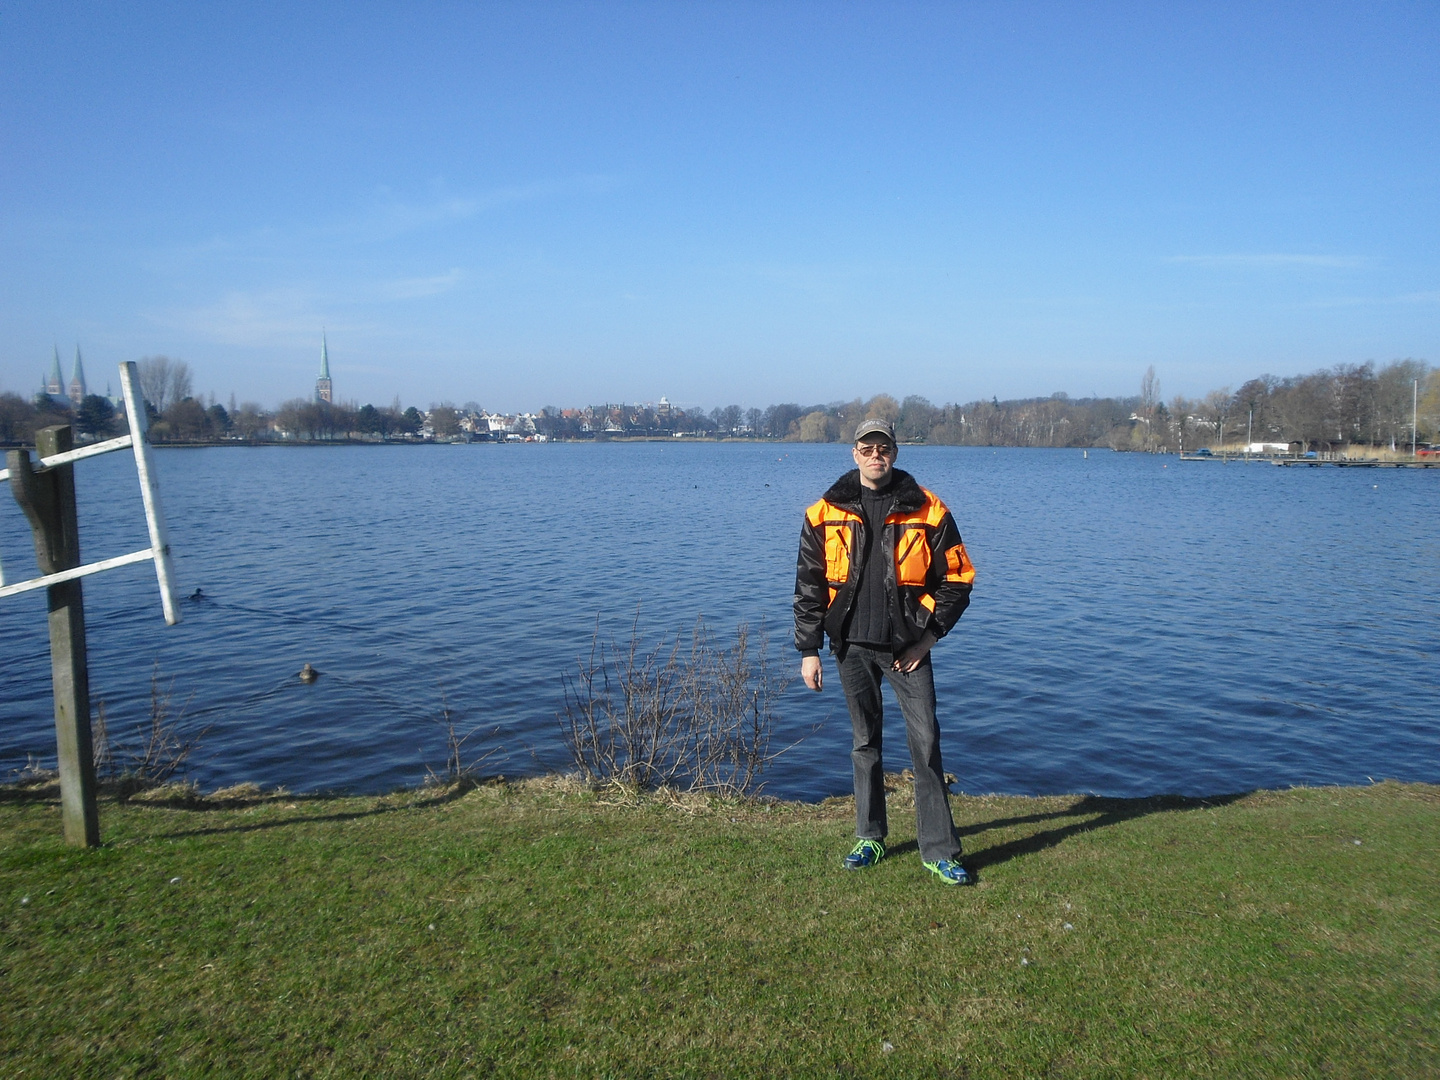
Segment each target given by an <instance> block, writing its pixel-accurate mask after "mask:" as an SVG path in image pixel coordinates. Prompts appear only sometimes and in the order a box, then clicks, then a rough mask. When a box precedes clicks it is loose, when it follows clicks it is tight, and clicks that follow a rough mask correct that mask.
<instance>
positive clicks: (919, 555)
mask: <svg viewBox="0 0 1440 1080" xmlns="http://www.w3.org/2000/svg"><path fill="white" fill-rule="evenodd" d="M929 540H930V538H929V537H928V536H927V535H926V532H925V529H924V528H913V529H906V530H905V531H904V532H902V533H901V534H900V535H899V536H897V537H896V538H895V580H896V581H897V582H898V583H899V584H901V585H924V584H925V581H926V579H927V578H928V577H929V574H930V543H929Z"/></svg>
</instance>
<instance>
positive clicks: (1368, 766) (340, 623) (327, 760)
mask: <svg viewBox="0 0 1440 1080" xmlns="http://www.w3.org/2000/svg"><path fill="white" fill-rule="evenodd" d="M158 460H159V468H160V471H161V483H162V490H163V492H164V497H165V502H166V510H167V515H168V517H169V518H170V525H171V532H172V539H173V543H174V547H175V550H176V567H177V573H178V576H179V581H180V585H181V589H182V592H183V593H184V594H189V593H191V592H193V591H194V590H195V589H196V588H201V589H203V592H204V595H205V597H206V599H205V600H203V601H197V602H193V603H187V604H186V605H185V616H186V618H185V622H184V623H183V624H182V625H180V626H179V627H175V628H173V629H167V628H166V627H165V625H164V623H163V620H162V619H161V615H160V610H159V604H158V600H157V598H156V595H155V586H154V578H153V575H152V574H151V573H150V572H149V570H148V569H147V568H145V567H135V568H130V569H126V570H118V571H113V572H111V573H108V574H104V575H101V576H99V577H96V578H91V579H89V580H88V581H87V583H86V586H85V589H86V592H85V598H86V606H87V614H88V617H89V628H90V633H89V647H90V656H91V671H92V675H91V680H92V693H93V695H94V696H95V697H96V698H103V699H104V700H105V702H106V709H107V713H108V714H109V717H110V724H111V728H112V731H113V730H115V729H116V728H120V729H122V730H123V729H124V728H125V727H126V726H127V724H134V723H136V722H138V721H139V720H140V719H142V718H143V717H144V716H145V715H146V714H147V710H148V698H149V692H150V677H151V672H152V668H155V667H156V666H157V665H158V670H159V671H160V672H161V673H162V675H163V677H164V680H165V681H166V683H167V684H168V683H170V682H171V680H173V696H174V700H175V702H176V703H177V704H184V706H185V710H186V715H187V717H189V718H191V720H193V721H194V722H195V723H197V724H200V723H203V724H208V725H210V732H209V734H208V735H207V737H206V740H205V745H204V748H203V750H202V755H201V756H202V759H203V760H202V761H201V763H200V764H199V765H198V766H197V768H196V770H195V775H196V778H197V779H199V780H200V781H201V783H202V784H203V785H204V786H206V787H211V786H218V785H221V784H226V783H232V782H236V781H240V780H254V781H257V782H259V783H262V784H265V785H271V784H285V785H288V786H289V787H291V788H293V789H296V790H309V789H315V788H326V787H343V788H349V789H352V790H358V791H376V790H381V789H385V788H389V787H393V786H396V785H400V784H411V783H415V782H417V781H419V780H420V779H422V778H423V777H424V775H425V766H426V764H431V765H434V766H436V767H438V766H439V765H440V764H441V763H442V762H443V760H444V756H445V747H444V733H443V731H442V730H441V728H440V726H439V724H438V723H437V722H436V721H437V719H438V717H439V715H440V711H441V702H442V698H443V700H444V701H445V702H447V703H448V705H449V707H450V708H451V710H452V711H453V712H454V713H456V714H457V715H458V716H459V717H460V721H461V725H462V728H464V729H469V728H477V729H479V730H480V732H481V733H482V734H477V735H476V736H475V737H474V739H473V740H472V745H474V746H475V747H476V749H477V752H479V750H480V749H482V748H483V747H482V743H483V744H484V745H499V746H502V747H503V748H504V749H503V752H502V753H501V754H500V755H498V756H497V757H496V758H494V759H492V760H491V762H490V763H489V764H488V765H487V768H489V767H491V766H494V767H495V768H497V769H499V770H501V771H504V772H506V773H508V774H511V775H515V774H520V773H532V772H538V771H543V770H547V769H560V768H565V767H567V764H568V762H567V758H566V755H565V752H564V749H563V746H562V745H561V744H560V742H559V739H558V726H557V723H556V720H555V712H556V709H557V708H558V705H559V700H560V692H561V684H560V677H561V674H562V673H563V672H564V671H565V670H567V669H568V668H570V667H572V666H573V665H574V664H575V662H576V658H577V657H580V656H582V655H583V654H586V653H587V652H588V650H589V646H590V640H591V635H592V633H593V632H594V630H595V628H596V621H597V618H598V620H599V625H600V629H601V632H602V633H603V634H605V635H607V636H609V635H619V636H623V635H625V634H627V633H628V630H629V626H630V624H631V622H632V620H634V619H635V617H636V613H637V611H638V613H639V618H640V621H641V624H642V626H644V627H646V628H647V629H648V630H649V631H650V632H652V633H660V632H664V633H667V634H673V633H675V632H677V631H682V630H686V629H688V628H689V627H690V626H691V625H692V624H693V622H694V620H695V619H696V617H697V616H698V615H701V614H703V615H704V617H705V618H706V619H707V620H708V621H709V622H710V623H711V625H712V626H713V627H715V628H716V629H717V630H720V631H722V632H724V631H727V630H729V629H731V628H733V626H734V625H735V624H736V623H737V622H740V621H742V620H743V621H748V622H749V623H750V624H751V625H752V626H760V625H763V626H764V627H765V628H767V629H768V630H769V632H770V636H771V645H772V652H773V654H774V656H775V658H776V662H777V663H780V664H782V665H784V666H785V668H786V669H787V670H790V669H792V668H793V667H794V666H795V653H794V652H793V650H792V649H791V648H790V645H789V632H790V627H789V621H790V612H789V604H790V593H791V587H792V584H793V575H794V560H795V544H796V541H797V539H798V535H799V525H800V515H801V512H802V510H803V508H804V507H805V505H807V504H808V503H809V502H811V501H813V500H814V499H815V498H817V497H818V496H819V494H820V493H821V492H822V491H823V490H824V488H825V487H826V486H827V485H828V484H829V483H830V481H832V480H833V479H834V478H835V476H837V475H839V473H840V472H841V471H842V470H843V469H845V468H847V467H848V464H849V462H848V453H847V452H846V450H845V448H843V447H836V446H828V447H826V446H820V447H816V446H771V445H712V444H690V445H672V444H662V443H646V444H625V445H621V444H607V445H548V446H509V447H506V446H465V447H448V446H426V447H345V448H300V447H275V448H265V449H239V448H236V449H228V448H227V449H207V450H167V451H162V452H161V453H159V454H158ZM900 465H901V467H903V468H909V469H911V470H912V471H913V472H914V473H915V474H916V476H917V478H918V479H919V480H920V482H921V483H922V484H924V485H926V486H927V487H930V488H932V489H934V490H935V491H936V492H937V493H939V494H940V496H941V497H942V498H944V499H945V500H946V501H947V503H948V504H949V505H950V506H951V508H952V509H953V510H954V512H955V516H956V518H957V520H958V521H959V524H960V529H961V532H962V533H963V534H964V536H965V539H966V544H967V546H968V547H969V549H970V552H971V554H972V557H973V558H974V560H975V563H976V567H977V569H978V572H979V577H978V580H977V587H976V593H975V597H974V602H973V603H972V605H971V607H970V610H969V611H968V612H967V613H966V615H965V617H964V618H963V619H962V620H961V622H960V624H959V626H958V627H957V628H956V630H955V632H954V633H953V634H952V635H951V636H950V637H949V638H948V639H946V640H945V641H943V642H942V643H941V644H940V645H939V646H938V647H937V650H936V680H937V684H938V690H939V694H940V699H941V723H942V726H943V728H944V730H945V743H944V746H945V751H946V755H947V758H946V768H947V769H948V770H949V771H951V772H954V773H956V774H958V775H959V776H960V778H961V780H960V784H959V786H960V787H961V788H962V789H964V790H967V791H1005V792H1024V793H1042V792H1070V791H1094V792H1099V793H1103V794H1111V795H1140V794H1149V793H1154V792H1182V793H1189V794H1208V793H1216V792H1221V791H1233V790H1240V789H1245V788H1251V787H1276V786H1285V785H1289V784H1316V783H1328V782H1344V783H1356V782H1359V783H1363V782H1365V780H1366V778H1367V777H1374V778H1376V779H1379V778H1381V777H1382V776H1389V777H1398V778H1402V779H1412V780H1429V781H1437V780H1440V738H1437V734H1436V721H1437V719H1440V715H1437V714H1440V708H1437V706H1440V688H1437V687H1440V682H1437V680H1436V679H1435V677H1434V671H1435V661H1436V653H1437V645H1436V633H1435V625H1436V623H1435V600H1434V598H1435V596H1436V595H1437V593H1440V539H1437V538H1436V537H1435V534H1434V529H1433V525H1432V523H1433V522H1434V521H1435V520H1436V518H1437V510H1440V475H1436V474H1434V473H1432V472H1429V471H1412V470H1340V469H1315V470H1309V469H1306V470H1290V469H1277V468H1273V467H1270V466H1266V465H1258V464H1257V465H1250V466H1245V465H1240V464H1232V465H1221V464H1218V463H1213V464H1212V463H1185V464H1184V465H1181V464H1180V463H1179V462H1177V461H1176V460H1175V459H1174V458H1163V457H1162V458H1157V457H1149V456H1140V455H1123V454H1111V453H1097V452H1093V451H1092V452H1091V454H1090V456H1089V457H1088V458H1085V457H1083V456H1082V455H1081V453H1080V451H1078V450H1075V451H1043V450H995V451H992V450H988V449H973V448H949V447H916V448H906V449H905V450H904V451H903V453H902V456H901V462H900ZM77 478H78V486H79V489H80V493H81V511H80V515H81V531H82V532H81V535H82V542H83V544H84V549H85V554H86V557H87V558H100V557H104V556H106V555H112V554H119V553H123V552H126V551H131V550H134V549H135V548H137V547H143V546H145V544H146V539H145V535H144V526H143V520H142V517H141V511H140V502H139V495H138V491H137V488H136V484H135V479H134V474H133V465H131V463H130V462H129V461H128V459H125V458H124V456H123V455H110V456H108V457H106V458H101V459H96V460H93V461H87V462H83V463H81V464H80V465H78V466H77ZM0 558H3V560H4V565H5V567H6V573H7V577H8V578H10V579H12V580H15V579H18V578H20V577H23V576H29V575H30V574H31V573H32V572H33V567H34V557H33V553H32V550H31V547H30V540H29V532H28V529H27V528H26V526H25V524H24V521H23V518H22V517H21V515H20V512H19V510H18V508H16V507H15V506H14V505H13V504H11V503H10V501H9V500H8V499H6V500H5V501H4V504H3V505H0ZM0 649H3V655H4V656H5V662H4V665H3V670H0V703H3V704H0V773H8V772H9V770H11V769H15V768H18V767H20V766H23V765H24V764H25V761H26V756H27V754H31V753H34V754H38V755H40V756H49V757H52V758H53V754H54V733H53V728H52V726H51V719H50V686H49V659H48V646H47V639H46V632H45V617H44V600H43V597H42V596H39V595H37V594H33V593H32V594H27V595H25V596H21V597H14V598H11V599H9V600H6V601H0ZM305 663H311V664H313V665H314V666H315V667H316V668H317V669H318V670H319V671H321V672H322V673H323V674H322V675H321V677H320V678H319V679H318V680H317V681H316V682H314V683H313V684H309V685H307V684H305V683H303V682H301V681H300V680H299V679H298V678H296V673H297V672H298V671H299V670H300V668H301V667H302V665H304V664H305ZM782 711H783V715H784V730H783V731H781V732H779V733H777V743H784V742H789V741H790V740H791V739H792V738H796V737H799V736H800V735H802V734H805V733H806V732H808V731H810V730H811V729H812V728H814V727H816V726H817V725H818V729H817V730H815V731H814V732H813V733H812V734H809V735H808V736H807V737H806V738H805V741H804V742H803V743H801V745H800V746H799V747H797V748H796V749H795V750H792V751H791V752H790V753H788V754H787V755H786V756H785V757H784V758H782V759H781V760H780V761H779V762H777V763H776V765H775V766H774V767H773V770H772V772H771V774H770V785H769V788H768V790H769V791H771V792H772V793H774V794H779V795H782V796H787V797H805V798H815V797H820V796H823V795H827V794H833V793H836V792H841V791H845V790H847V789H848V785H849V772H850V769H849V762H848V753H849V730H848V721H847V719H846V714H845V707H844V701H843V699H842V698H841V696H840V694H839V690H838V679H833V678H832V679H831V680H829V682H828V683H827V690H826V691H825V693H823V694H820V695H814V694H809V693H808V692H806V691H804V689H803V687H801V686H800V684H799V683H798V681H797V682H796V683H795V684H794V685H792V687H791V689H790V690H789V691H788V692H787V694H786V696H785V699H784V701H783V703H782ZM897 720H898V716H897ZM492 733H493V734H492ZM482 736H483V737H482ZM486 740H488V741H486ZM891 746H892V755H893V756H892V761H891V764H892V765H893V767H895V768H900V767H902V766H903V765H906V764H908V762H907V761H906V760H905V750H904V740H903V737H902V734H901V729H900V728H899V726H898V724H897V725H896V726H895V727H894V728H893V729H892V734H891Z"/></svg>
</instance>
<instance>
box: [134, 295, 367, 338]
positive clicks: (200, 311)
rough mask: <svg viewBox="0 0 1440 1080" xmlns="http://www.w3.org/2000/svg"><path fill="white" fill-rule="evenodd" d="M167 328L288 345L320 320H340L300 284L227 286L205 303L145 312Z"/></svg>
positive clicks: (323, 322)
mask: <svg viewBox="0 0 1440 1080" xmlns="http://www.w3.org/2000/svg"><path fill="white" fill-rule="evenodd" d="M145 317H146V318H147V319H149V320H150V321H151V322H152V323H154V324H155V325H157V326H160V327H163V328H165V329H167V330H172V331H178V332H181V333H186V334H190V335H193V336H195V337H197V338H201V339H203V340H209V341H215V342H219V343H221V344H224V345H239V346H273V345H291V344H294V343H295V342H296V341H299V340H309V339H310V338H312V337H314V336H315V334H316V332H317V330H318V328H319V327H321V326H330V327H336V326H338V325H339V324H340V320H339V319H337V318H336V317H335V312H334V311H333V310H331V309H330V308H329V307H328V305H326V304H324V303H323V302H322V301H321V299H320V298H319V297H318V296H316V294H315V293H314V292H313V291H312V290H310V289H307V288H304V287H294V288H288V289H271V290H266V291H264V292H241V291H238V290H236V291H231V292H227V293H225V294H224V295H223V296H221V297H219V298H218V299H216V300H214V301H211V302H209V303H204V304H198V305H195V306H193V307H186V308H170V309H166V310H162V311H154V312H146V313H145Z"/></svg>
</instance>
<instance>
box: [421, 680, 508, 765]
mask: <svg viewBox="0 0 1440 1080" xmlns="http://www.w3.org/2000/svg"><path fill="white" fill-rule="evenodd" d="M435 723H437V724H439V725H440V726H441V727H442V728H444V730H445V764H444V765H443V766H441V768H440V771H439V772H437V771H436V770H434V769H433V768H431V767H430V766H429V765H426V766H425V772H426V777H425V786H426V787H453V786H455V785H457V784H458V785H461V786H463V787H473V786H474V785H475V784H476V783H478V782H479V779H480V766H482V765H484V764H485V762H487V761H489V760H490V759H491V758H492V757H494V756H495V755H496V754H498V753H499V752H500V751H501V750H502V749H504V748H503V747H499V746H496V747H492V748H490V749H489V750H487V751H485V753H483V754H481V755H480V756H479V757H477V758H473V759H472V760H470V761H468V762H467V761H466V760H465V744H466V743H468V742H469V741H470V739H471V738H473V737H474V735H475V733H476V732H477V731H479V730H480V729H479V728H471V729H470V730H469V731H467V732H465V733H464V734H463V735H462V734H460V729H459V728H458V727H457V726H456V723H455V714H454V713H453V712H451V710H450V702H449V701H447V700H446V698H445V695H444V693H441V695H440V717H439V719H437V720H436V721H435ZM499 730H500V729H499V728H493V729H491V732H490V734H491V735H494V734H495V733H496V732H497V731H499Z"/></svg>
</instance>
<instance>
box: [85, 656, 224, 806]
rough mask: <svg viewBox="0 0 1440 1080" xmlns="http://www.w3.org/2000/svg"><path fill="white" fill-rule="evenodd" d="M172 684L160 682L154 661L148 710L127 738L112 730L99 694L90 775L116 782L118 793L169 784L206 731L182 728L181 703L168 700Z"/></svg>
mask: <svg viewBox="0 0 1440 1080" xmlns="http://www.w3.org/2000/svg"><path fill="white" fill-rule="evenodd" d="M174 685H175V680H174V679H171V680H170V682H169V683H168V684H162V682H161V677H160V665H159V663H156V665H155V667H154V669H153V670H152V671H151V673H150V715H149V718H148V720H146V721H142V722H141V723H138V724H136V725H135V733H134V737H133V738H132V739H124V740H121V739H115V738H113V737H112V736H111V734H110V727H109V722H108V720H107V718H106V714H105V702H104V701H103V700H102V701H101V702H100V703H99V704H98V706H97V708H96V710H95V720H94V722H93V724H92V725H91V739H92V742H93V744H94V751H93V753H94V761H95V775H96V777H97V778H98V779H99V780H101V781H102V782H105V783H109V784H113V785H114V786H115V787H117V788H118V789H119V792H120V794H121V796H122V797H129V796H132V795H134V794H135V793H137V792H142V791H148V790H151V789H154V788H160V787H166V786H167V785H170V786H173V785H174V784H175V783H176V781H177V779H178V778H179V777H181V776H183V775H184V773H185V771H186V769H187V768H188V766H189V763H190V759H191V757H192V755H193V754H194V753H195V751H196V750H198V749H199V747H200V743H201V740H203V739H204V738H205V736H206V735H207V734H208V733H209V731H210V728H209V727H208V726H206V727H204V728H201V729H200V730H199V731H186V730H185V728H184V719H185V709H184V706H181V707H180V708H179V709H176V708H175V707H174V705H173V704H172V703H171V702H172V697H173V693H174Z"/></svg>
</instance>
